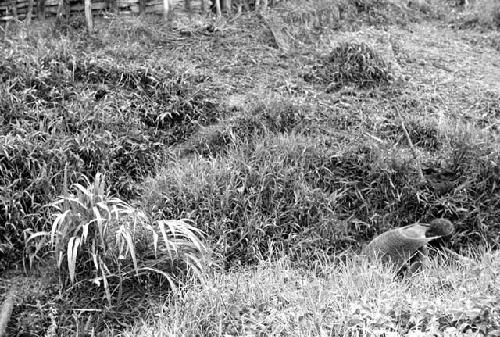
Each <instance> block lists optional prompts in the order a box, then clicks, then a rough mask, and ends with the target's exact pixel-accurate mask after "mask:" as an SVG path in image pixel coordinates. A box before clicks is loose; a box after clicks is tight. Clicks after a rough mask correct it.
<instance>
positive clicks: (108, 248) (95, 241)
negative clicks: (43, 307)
mask: <svg viewBox="0 0 500 337" xmlns="http://www.w3.org/2000/svg"><path fill="white" fill-rule="evenodd" d="M50 206H51V208H52V209H53V210H54V211H55V212H51V213H52V214H51V215H52V216H53V219H54V220H53V222H52V226H51V228H50V230H49V231H41V232H32V233H29V236H28V239H27V244H28V245H30V244H36V245H37V246H38V247H40V246H43V244H45V246H46V248H47V249H49V250H50V251H52V252H53V256H54V257H53V259H52V261H53V263H54V264H55V266H54V267H57V269H58V271H59V279H60V280H61V282H62V285H63V286H64V287H65V288H67V287H69V286H73V287H75V285H79V286H78V287H76V289H78V290H79V291H80V293H79V294H80V296H82V295H83V296H86V295H85V293H84V292H83V293H82V292H81V291H82V290H83V291H89V290H90V289H93V288H95V289H97V290H99V291H102V293H103V294H104V297H105V298H106V299H107V301H108V304H109V305H110V306H111V305H112V304H115V303H114V302H112V298H117V301H120V300H121V299H120V298H119V297H120V296H119V295H120V294H122V292H123V286H124V285H127V286H129V287H130V283H131V281H134V280H137V282H138V281H139V280H140V278H144V277H147V278H148V279H149V281H154V280H157V282H159V281H160V280H164V281H165V282H166V283H167V284H168V286H169V287H170V288H171V289H175V288H176V287H177V285H178V283H179V282H181V281H182V280H185V279H186V276H190V275H191V276H195V277H196V278H197V279H202V278H203V275H202V270H203V261H204V260H203V259H204V258H206V257H207V256H206V251H207V250H206V247H205V245H204V244H203V242H202V236H203V235H202V232H201V231H199V230H198V229H196V228H195V227H193V226H192V224H190V223H189V222H187V221H182V220H168V221H167V220H158V221H156V222H150V221H149V219H148V217H147V216H146V215H145V214H144V213H143V212H141V211H138V210H136V209H134V208H133V207H132V206H130V205H129V204H127V203H126V202H124V201H122V200H120V199H119V198H116V197H112V196H111V195H110V194H109V190H108V189H107V188H106V186H105V179H104V176H103V175H101V174H97V175H96V176H95V180H94V182H89V181H88V180H87V183H86V184H83V185H82V184H73V185H72V188H71V189H70V190H65V194H64V195H62V196H61V197H59V198H58V200H57V201H56V202H54V203H52V204H51V205H50ZM31 251H32V252H33V255H31V256H30V260H31V261H35V259H37V258H40V257H39V256H36V255H35V254H40V253H41V252H42V251H43V250H42V249H37V250H31ZM152 276H153V277H152ZM77 281H78V283H75V282H77ZM85 281H87V282H88V283H85ZM160 283H161V282H160ZM154 285H155V283H154V282H153V283H151V282H150V286H151V287H154ZM93 291H95V290H93Z"/></svg>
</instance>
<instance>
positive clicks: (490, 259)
mask: <svg viewBox="0 0 500 337" xmlns="http://www.w3.org/2000/svg"><path fill="white" fill-rule="evenodd" d="M334 260H335V263H331V262H330V263H329V262H326V261H324V260H322V259H318V260H317V261H316V262H315V263H314V265H312V266H310V268H308V269H300V268H297V267H296V266H295V265H294V264H293V263H291V262H290V260H288V259H286V258H284V259H278V260H276V261H268V262H263V263H261V264H259V265H257V266H256V267H254V268H251V269H245V270H234V271H231V272H230V273H219V272H218V273H216V274H215V275H213V276H212V277H211V278H210V281H209V283H208V284H207V285H206V287H203V288H200V287H198V286H194V287H192V288H189V289H188V290H187V291H186V293H184V294H183V296H182V297H181V298H179V299H177V298H175V299H172V300H170V301H166V302H164V303H159V304H158V306H155V307H154V308H155V310H154V311H152V312H150V313H149V315H147V316H146V317H147V318H146V320H144V321H143V322H142V323H138V324H137V325H136V326H135V327H134V328H132V329H129V330H128V331H127V332H125V333H124V335H125V336H151V335H155V336H224V335H231V336H246V335H253V336H254V335H284V336H353V335H356V336H372V335H385V336H403V335H404V336H417V335H418V336H429V335H432V334H438V335H440V336H441V335H445V336H462V335H464V336H465V335H466V334H467V333H479V334H483V335H486V334H488V333H490V335H493V336H494V335H495V333H498V331H499V330H498V329H499V325H498V318H499V315H500V311H499V307H498V295H499V292H500V284H499V283H498V266H499V263H500V260H499V256H498V254H497V253H489V252H487V253H485V254H482V255H477V256H475V258H474V259H471V260H468V259H467V260H465V259H464V260H454V259H452V258H451V257H449V256H440V257H439V258H436V259H434V260H433V261H432V262H431V265H430V266H429V268H428V269H426V270H425V271H424V272H422V273H420V274H417V275H415V276H413V277H412V278H410V279H406V280H405V281H397V280H395V273H394V271H390V270H387V269H386V268H383V266H381V265H374V266H369V265H367V264H366V261H361V260H360V259H359V258H352V257H351V258H349V257H347V258H346V257H345V256H344V257H341V256H338V257H337V258H336V259H334ZM438 260H439V262H438ZM485 289H489V290H488V291H485ZM443 332H444V334H443Z"/></svg>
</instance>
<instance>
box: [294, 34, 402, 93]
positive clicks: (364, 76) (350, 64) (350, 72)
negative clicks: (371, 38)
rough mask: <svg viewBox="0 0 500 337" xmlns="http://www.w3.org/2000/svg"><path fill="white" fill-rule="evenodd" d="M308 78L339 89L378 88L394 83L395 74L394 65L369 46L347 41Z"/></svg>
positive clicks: (314, 69)
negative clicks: (348, 87) (352, 87)
mask: <svg viewBox="0 0 500 337" xmlns="http://www.w3.org/2000/svg"><path fill="white" fill-rule="evenodd" d="M304 78H305V79H306V80H307V81H310V82H319V83H323V84H326V85H327V86H328V88H329V89H330V90H335V89H340V88H342V87H344V86H346V85H354V86H356V87H359V88H373V87H377V86H380V85H384V84H388V83H389V82H390V81H392V80H393V79H394V74H393V72H392V70H391V66H390V64H389V63H387V62H386V61H385V60H384V59H383V58H382V57H381V56H380V55H379V54H378V53H377V52H375V51H374V50H373V49H372V48H371V47H369V46H368V45H367V44H365V43H359V44H358V43H350V42H343V43H341V44H340V45H338V46H337V47H335V48H334V49H333V50H332V51H331V53H330V54H329V55H328V57H327V58H325V59H324V60H322V61H320V64H317V65H314V66H313V68H312V70H311V72H310V73H307V74H305V75H304Z"/></svg>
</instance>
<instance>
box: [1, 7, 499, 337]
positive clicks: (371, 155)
mask: <svg viewBox="0 0 500 337" xmlns="http://www.w3.org/2000/svg"><path fill="white" fill-rule="evenodd" d="M416 3H417V2H415V3H413V2H412V5H411V6H406V4H401V3H399V2H395V1H375V2H371V1H370V2H367V1H351V0H348V1H322V0H316V1H312V2H305V3H295V2H287V3H282V4H280V5H279V6H278V7H277V8H275V9H273V10H272V11H271V12H269V13H265V14H261V15H253V14H251V13H245V14H243V15H242V16H241V17H239V18H238V19H237V20H235V21H234V22H228V21H226V20H224V19H218V20H215V19H212V18H207V17H198V16H193V17H191V18H185V17H183V16H177V17H176V18H175V19H174V20H173V21H171V22H168V23H164V22H163V21H162V20H159V19H156V18H150V17H147V18H139V19H137V18H112V19H102V20H96V29H97V30H96V33H94V34H91V35H87V34H85V31H84V27H83V26H82V25H81V20H80V21H79V19H78V18H77V19H75V20H72V21H69V22H63V21H60V22H58V23H57V24H55V25H52V24H51V23H50V22H47V23H35V24H34V25H33V26H32V27H30V30H26V28H25V27H23V26H21V25H18V26H16V25H11V26H10V28H9V30H8V31H6V32H5V34H4V35H3V36H2V38H3V40H2V42H1V43H2V45H3V46H5V48H0V56H1V57H0V60H1V61H0V70H1V71H0V78H1V79H2V81H0V83H1V84H0V110H1V112H2V114H0V130H1V133H0V144H2V146H1V150H2V151H0V172H2V175H0V192H1V194H0V196H1V199H0V204H1V205H2V210H3V211H2V212H1V213H0V223H2V224H5V225H2V226H0V237H2V240H1V241H0V253H1V254H2V259H1V260H0V261H1V262H0V268H2V269H3V270H6V271H7V270H9V269H16V268H17V269H18V270H19V269H20V268H21V266H20V265H19V264H16V263H17V261H18V260H19V258H20V257H24V258H26V259H27V261H28V262H29V260H30V259H31V261H32V262H34V261H35V260H38V261H39V263H38V264H36V263H32V265H39V266H40V268H41V269H42V270H43V269H44V268H45V267H46V266H47V264H48V266H49V268H48V269H50V270H52V271H53V269H54V266H55V269H56V271H55V272H54V271H53V273H52V276H54V275H55V276H56V277H55V279H57V278H58V277H57V276H59V280H56V282H55V283H54V284H52V286H51V287H50V286H49V287H48V288H47V289H46V290H43V291H40V292H41V293H42V295H40V294H39V295H37V296H38V297H37V298H38V299H40V298H43V301H41V302H40V303H45V304H42V305H40V306H38V307H37V306H36V305H35V302H36V300H37V298H34V297H29V296H28V297H26V298H23V300H22V301H23V302H24V303H23V304H22V305H18V306H16V308H15V312H14V316H15V317H19V318H18V319H16V321H15V322H14V323H12V324H11V327H10V329H11V330H10V331H21V330H23V331H25V332H29V333H33V334H45V333H46V331H47V329H49V327H50V329H52V331H53V332H54V334H56V333H58V334H61V335H71V334H72V333H73V332H75V331H79V332H83V331H86V332H88V333H90V334H91V333H96V334H101V335H116V334H129V335H134V334H136V333H139V334H146V333H149V332H151V333H153V334H161V333H163V334H165V335H197V334H199V335H218V334H221V333H222V332H223V331H224V333H227V334H230V335H242V334H258V333H263V334H272V333H276V334H278V333H281V334H283V335H293V334H294V333H296V332H295V331H301V334H303V335H321V334H325V335H329V334H331V332H332V331H333V330H332V329H335V331H337V332H338V333H339V334H340V335H356V334H358V335H362V334H363V333H364V332H363V331H365V332H366V333H375V332H377V331H378V332H380V333H382V332H381V331H382V330H383V331H385V333H386V334H390V333H396V334H406V333H412V334H413V333H417V332H418V331H420V332H422V331H424V332H422V333H430V331H432V329H438V330H439V331H441V332H443V330H444V329H448V328H450V329H451V328H455V329H457V330H459V331H462V330H463V331H465V330H467V329H466V328H465V327H466V325H467V324H468V326H470V328H471V329H472V330H474V329H476V327H477V326H479V325H480V324H483V323H485V322H486V323H485V324H487V325H488V326H489V328H488V329H490V330H491V329H497V330H498V326H494V323H493V322H494V321H493V320H491V321H490V320H489V318H488V319H487V318H485V317H486V316H484V315H483V316H481V317H480V318H478V319H477V318H476V316H474V317H472V316H470V315H469V314H468V313H467V314H465V313H464V314H463V317H462V318H457V317H454V316H453V312H454V311H453V310H452V307H451V306H452V304H453V303H454V302H453V301H455V303H461V304H460V306H461V308H462V309H463V310H465V311H464V312H468V311H467V310H469V309H470V310H472V311H471V312H476V311H477V310H476V309H478V308H480V309H479V310H483V309H484V308H486V309H487V310H489V312H490V313H491V315H492V316H491V317H496V316H495V315H497V314H498V303H494V302H491V301H490V302H488V301H489V298H490V296H493V295H494V294H498V285H497V284H496V283H495V281H493V276H494V270H493V269H488V268H489V267H488V266H487V262H486V260H487V259H490V258H491V259H492V260H491V261H490V262H489V263H491V265H492V266H493V265H496V264H498V262H497V257H496V255H495V253H493V252H491V253H484V254H482V255H478V256H474V261H473V262H471V261H468V262H464V261H452V260H449V258H448V259H446V258H441V259H439V258H438V259H437V260H435V264H434V265H433V266H431V267H430V269H428V270H425V271H424V273H422V274H420V275H418V276H416V277H414V278H411V279H410V280H408V281H404V282H403V283H401V282H396V281H393V279H392V276H393V275H392V274H391V271H388V270H385V269H383V268H382V267H381V266H374V267H373V268H371V267H369V266H367V265H366V262H363V261H358V259H357V258H356V257H354V256H355V254H356V252H358V251H359V248H360V247H361V246H363V245H364V244H365V243H366V242H367V241H368V240H370V239H371V238H372V237H373V236H374V235H376V234H378V233H380V232H382V231H384V230H386V229H388V228H392V227H395V226H399V225H406V224H409V223H412V222H415V221H427V220H431V219H432V218H434V217H441V216H444V217H447V218H449V219H451V220H452V221H453V222H454V224H455V226H456V229H457V231H456V233H455V234H454V235H453V236H452V237H451V238H450V240H448V241H440V242H438V243H437V244H436V245H437V246H438V247H442V246H446V247H448V248H450V249H452V250H454V251H457V252H462V251H469V250H471V249H472V250H474V249H473V248H475V247H476V248H477V247H490V248H491V249H492V250H494V249H497V248H498V242H499V240H500V237H499V234H498V233H499V232H500V224H499V223H498V219H499V216H500V214H499V207H498V193H499V192H498V188H499V186H500V181H499V177H500V174H499V173H500V172H499V167H498V163H499V162H500V148H499V144H500V139H499V134H498V117H499V114H498V112H499V101H500V96H499V92H500V87H499V85H498V83H500V81H499V79H498V76H496V74H498V67H499V65H498V62H497V59H498V50H497V49H495V44H494V40H495V38H496V34H497V32H496V31H494V30H492V29H493V26H491V25H482V26H480V27H482V28H481V29H483V30H485V32H481V31H480V30H478V29H470V28H467V29H462V30H459V29H455V30H454V29H451V28H449V26H447V25H448V23H449V22H450V21H453V20H459V22H465V21H464V20H466V16H463V17H461V16H459V15H456V13H457V9H456V8H455V12H452V8H451V7H448V5H447V4H444V3H442V2H440V3H439V4H438V3H435V2H432V1H429V2H425V3H418V4H417V5H418V6H416V5H415V4H416ZM479 3H480V2H475V3H473V5H472V6H479ZM484 4H485V5H486V2H484ZM468 10H469V8H465V9H463V12H460V13H467V11H468ZM460 20H462V21H460ZM462 28H463V27H462ZM19 60H23V62H20V61H19ZM404 130H407V132H408V137H406V135H405V131H404ZM408 138H409V139H410V140H411V144H409V143H408ZM420 173H422V175H423V179H422V178H421V177H420ZM101 174H104V175H105V177H106V179H105V184H104V182H103V180H101V178H100V177H101ZM86 177H92V178H91V179H88V178H86ZM65 186H66V187H65ZM96 186H97V187H96ZM99 186H101V187H102V188H101V187H99ZM104 186H105V188H104ZM85 191H87V193H86V192H85ZM94 192H95V193H94ZM54 203H56V204H57V205H59V206H60V207H63V208H61V209H59V210H57V209H55V208H54V207H52V206H51V205H54ZM64 205H66V206H64ZM113 205H115V206H117V207H116V209H115V208H113V207H112V206H113ZM110 207H111V208H110ZM96 209H97V212H96ZM105 209H110V210H111V209H113V211H110V212H104V211H105ZM65 210H66V211H69V213H65ZM56 213H57V214H59V216H58V217H57V214H56ZM64 214H66V215H64ZM113 214H114V216H108V215H113ZM133 214H136V215H137V214H141V216H140V217H139V218H137V217H136V218H134V216H132V215H133ZM116 215H118V220H115V218H116ZM55 219H58V220H57V221H55ZM165 219H171V220H168V221H167V220H165ZM177 219H189V220H187V221H177ZM177 225H179V226H180V227H176V226H177ZM85 228H87V229H88V232H86V229H85ZM103 228H104V229H106V230H102V229H103ZM100 229H101V230H100ZM169 230H171V231H170V232H169ZM106 232H107V234H106ZM201 232H204V233H206V240H203V241H200V238H201V237H202V236H201ZM44 233H50V235H48V236H44V235H43V234H44ZM85 233H87V234H85ZM177 234H180V235H181V236H183V237H184V239H187V240H188V241H189V242H190V243H188V244H185V243H186V241H185V240H184V241H182V242H180V241H177V240H176V238H175V235H177ZM43 238H45V239H46V241H44V240H43ZM171 239H172V240H173V241H171ZM204 244H206V245H207V246H208V248H207V250H208V252H209V253H210V254H208V255H210V258H211V259H209V260H207V261H205V260H204V262H200V261H198V260H196V258H197V257H198V255H196V254H195V253H196V252H198V251H201V250H203V251H205V249H200V247H202V245H204ZM68 247H69V248H70V249H68ZM75 252H76V253H75ZM208 252H205V253H208ZM174 253H175V254H174ZM177 253H180V255H176V254H177ZM193 254H194V255H193ZM335 256H336V257H335ZM493 256H495V257H493ZM47 257H52V258H47ZM54 257H55V258H54ZM193 257H194V258H193ZM270 257H272V258H270ZM329 257H330V259H329ZM98 258H100V259H98ZM95 261H98V262H97V263H95ZM99 261H101V262H99ZM209 261H210V262H209ZM327 261H328V262H327ZM437 261H440V262H439V264H438V262H437ZM488 261H489V260H488ZM58 262H59V263H58ZM200 263H201V264H203V267H209V268H201V267H200ZM464 263H465V264H464ZM467 263H469V264H467ZM25 265H26V266H28V265H29V263H26V264H25ZM57 266H59V267H60V268H57ZM189 266H192V267H193V268H191V271H192V273H191V274H190V273H189V272H188V270H189V269H190V268H189ZM51 268H52V269H51ZM467 268H469V269H467ZM153 269H154V270H153ZM469 270H472V272H468V271H469ZM141 271H144V272H145V273H142V274H141ZM153 271H155V272H153ZM156 271H157V272H156ZM150 272H151V273H150ZM38 273H40V272H39V271H36V270H30V271H29V272H28V274H30V275H31V277H36V275H37V274H38ZM137 273H139V274H140V275H139V277H137ZM162 273H163V274H162ZM193 273H194V274H198V275H199V276H200V277H199V279H201V280H203V281H204V282H205V286H203V285H202V284H198V283H190V282H191V281H190V278H189V275H193ZM471 273H472V275H471ZM42 274H43V273H42ZM160 274H161V275H163V276H165V275H166V276H167V277H166V278H165V277H158V275H160ZM462 274H463V275H466V277H465V276H463V275H462ZM476 274H477V275H476ZM6 275H9V274H8V273H7V274H6ZM481 275H483V276H484V275H490V276H491V277H490V276H488V277H490V278H489V279H488V277H487V279H481V277H482V276H481ZM47 279H49V278H47ZM440 279H445V280H446V282H445V283H443V284H441V283H440V282H441V281H437V280H440ZM13 280H17V278H15V277H14V278H9V277H6V278H5V279H2V280H1V281H2V283H1V284H2V287H5V289H8V288H9V285H10V284H11V283H12V282H13ZM31 280H32V278H27V279H26V280H25V281H24V283H29V282H31ZM168 280H174V281H175V282H169V281H168ZM92 281H97V283H93V282H92ZM106 282H107V285H106V284H104V283H106ZM186 282H187V283H188V284H187V285H186V284H185V283H186ZM436 283H439V284H440V285H438V286H436ZM369 284H370V285H371V284H373V291H372V290H370V291H365V292H366V294H364V293H363V292H362V289H363V287H364V286H365V288H366V285H369ZM449 284H451V285H449ZM436 287H437V288H440V287H442V288H443V289H441V288H440V289H441V290H439V291H440V292H438V293H437V294H434V293H433V292H432V291H431V290H430V289H434V288H436ZM481 287H483V288H481ZM172 288H178V289H177V290H174V291H172ZM43 289H45V288H43ZM463 289H465V291H464V290H463ZM468 289H469V290H470V289H472V290H471V292H472V291H473V292H474V293H477V297H478V298H477V299H476V298H473V297H472V296H470V295H469V293H468V292H467V291H468ZM218 291H220V292H222V294H221V295H216V294H217V292H218ZM58 294H62V295H58ZM492 294H493V295H492ZM368 295H369V296H368ZM40 296H41V297H40ZM169 296H170V297H169ZM280 296H281V297H280ZM433 296H434V297H436V296H437V297H438V298H440V301H441V302H439V303H437V304H436V303H434V302H431V298H432V297H433ZM159 298H160V300H159ZM164 298H169V301H168V302H166V303H160V304H159V302H158V301H160V302H161V299H164ZM349 301H350V302H353V303H355V304H354V307H351V306H350V305H349V303H348V302H349ZM413 305H414V306H413ZM391 307H392V309H391ZM158 308H160V309H161V310H163V311H161V312H160V314H158V312H159V311H160V309H158ZM486 309H484V310H486ZM474 310H475V311H474ZM49 313H50V314H49ZM155 314H158V315H157V316H155ZM458 314H460V313H458ZM471 315H472V314H471ZM141 321H143V322H142V323H141ZM464 324H465V325H464ZM473 325H474V326H473ZM20 329H21V330H20ZM363 329H365V330H363ZM422 329H423V330H422ZM483 330H484V329H483ZM92 331H93V332H92ZM449 331H451V330H449ZM450 334H453V333H452V332H450ZM299 335H300V334H299Z"/></svg>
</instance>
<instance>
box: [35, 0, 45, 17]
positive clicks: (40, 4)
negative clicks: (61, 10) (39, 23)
mask: <svg viewBox="0 0 500 337" xmlns="http://www.w3.org/2000/svg"><path fill="white" fill-rule="evenodd" d="M37 5H38V6H37V7H38V9H37V12H38V13H37V16H38V20H45V0H38V4H37Z"/></svg>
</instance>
